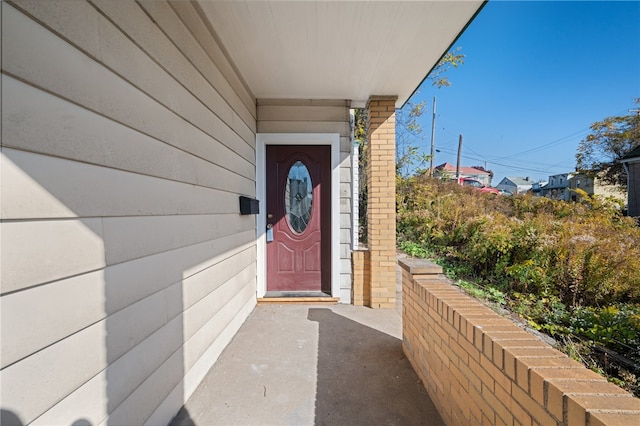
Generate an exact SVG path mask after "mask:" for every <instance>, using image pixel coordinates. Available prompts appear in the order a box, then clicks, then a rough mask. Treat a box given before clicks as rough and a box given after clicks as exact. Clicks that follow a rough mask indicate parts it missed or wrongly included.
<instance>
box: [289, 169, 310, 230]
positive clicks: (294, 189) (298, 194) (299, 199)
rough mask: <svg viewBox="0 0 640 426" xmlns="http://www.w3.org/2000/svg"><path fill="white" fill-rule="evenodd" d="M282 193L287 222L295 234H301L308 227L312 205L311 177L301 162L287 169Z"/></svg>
mask: <svg viewBox="0 0 640 426" xmlns="http://www.w3.org/2000/svg"><path fill="white" fill-rule="evenodd" d="M284 191H285V192H284V205H285V211H286V214H287V222H289V227H291V229H292V230H293V231H294V232H295V233H297V234H301V233H303V232H304V230H305V229H307V226H308V225H309V221H310V220H311V207H312V205H313V185H312V184H311V175H310V174H309V170H308V169H307V166H305V165H304V164H303V163H302V162H301V161H296V162H295V163H294V164H293V166H291V169H289V174H288V176H287V184H286V185H285V189H284Z"/></svg>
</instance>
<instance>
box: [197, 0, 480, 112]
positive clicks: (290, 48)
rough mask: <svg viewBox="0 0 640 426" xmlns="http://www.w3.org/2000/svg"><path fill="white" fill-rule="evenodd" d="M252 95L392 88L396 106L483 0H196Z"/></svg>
mask: <svg viewBox="0 0 640 426" xmlns="http://www.w3.org/2000/svg"><path fill="white" fill-rule="evenodd" d="M199 4H200V6H201V8H202V12H203V14H204V15H205V16H206V18H207V19H208V20H209V21H210V23H211V27H212V28H213V30H214V31H215V33H216V35H217V37H218V38H219V40H220V42H221V43H222V45H223V46H224V48H225V49H226V51H227V54H228V56H229V58H230V59H231V60H232V62H233V64H234V65H235V66H236V67H237V70H238V71H239V73H240V75H241V76H242V78H243V79H244V81H245V83H246V85H247V86H248V88H249V89H250V90H251V92H252V93H253V95H254V96H255V97H256V98H257V99H279V98H282V99H350V100H352V105H353V106H356V107H357V106H363V105H364V103H365V102H366V100H367V99H368V98H369V96H371V95H391V96H393V95H397V96H398V101H397V103H396V105H397V106H401V105H402V104H403V103H404V102H405V101H406V100H407V99H408V98H409V97H410V96H411V94H412V93H413V91H414V90H415V89H416V88H417V87H418V85H419V84H420V82H421V81H422V80H423V79H424V78H425V76H426V75H427V74H428V72H429V71H430V70H431V69H432V68H433V66H434V65H435V64H436V63H437V61H438V59H439V58H440V57H441V55H442V54H443V53H444V52H445V51H446V50H447V48H448V47H449V46H450V45H451V44H452V43H453V42H454V40H455V39H456V37H458V35H459V34H460V32H461V31H462V30H463V29H464V27H465V26H466V25H467V23H468V22H469V21H470V20H471V19H472V18H473V16H474V15H475V13H476V12H477V11H478V10H479V9H480V8H481V6H482V4H483V0H471V1H453V0H450V1H269V0H266V1H257V0H252V1H246V0H245V1H240V0H238V1H210V0H200V2H199Z"/></svg>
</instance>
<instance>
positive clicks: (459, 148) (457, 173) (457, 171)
mask: <svg viewBox="0 0 640 426" xmlns="http://www.w3.org/2000/svg"><path fill="white" fill-rule="evenodd" d="M460 154H462V135H460V138H459V139H458V161H456V179H460Z"/></svg>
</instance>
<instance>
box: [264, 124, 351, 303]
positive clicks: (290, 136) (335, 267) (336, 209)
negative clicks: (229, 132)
mask: <svg viewBox="0 0 640 426" xmlns="http://www.w3.org/2000/svg"><path fill="white" fill-rule="evenodd" d="M267 145H331V296H332V297H340V134H339V133H258V134H256V197H257V198H258V200H260V209H259V213H258V215H257V216H256V229H257V233H256V238H257V250H258V252H257V269H258V276H257V279H258V286H257V294H256V297H258V298H260V297H264V295H265V293H266V292H267V278H266V277H267V262H266V261H267V258H266V236H265V231H266V228H267V215H266V211H265V207H266V204H265V203H266V199H267V197H266V195H267V186H266V146H267ZM341 302H345V301H341ZM346 303H348V301H346Z"/></svg>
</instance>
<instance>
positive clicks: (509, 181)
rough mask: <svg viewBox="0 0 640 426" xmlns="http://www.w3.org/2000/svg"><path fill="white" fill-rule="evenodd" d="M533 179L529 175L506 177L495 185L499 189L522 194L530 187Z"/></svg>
mask: <svg viewBox="0 0 640 426" xmlns="http://www.w3.org/2000/svg"><path fill="white" fill-rule="evenodd" d="M532 186H533V181H532V180H531V178H529V177H506V178H504V179H502V180H501V181H500V183H499V184H498V185H497V186H496V188H498V189H499V190H502V191H509V192H510V193H512V194H523V193H525V192H527V191H529V190H530V189H531V187H532Z"/></svg>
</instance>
